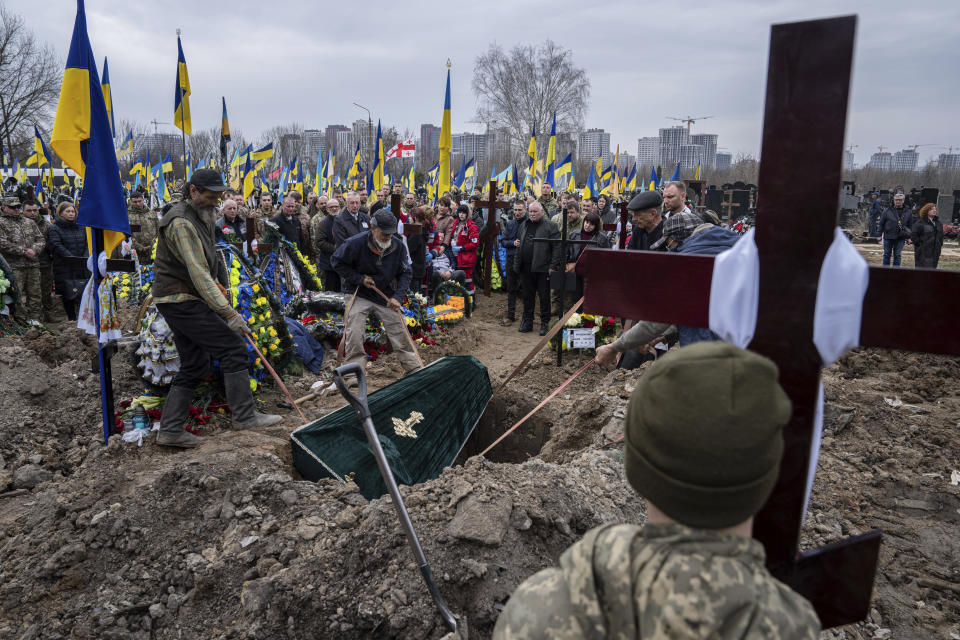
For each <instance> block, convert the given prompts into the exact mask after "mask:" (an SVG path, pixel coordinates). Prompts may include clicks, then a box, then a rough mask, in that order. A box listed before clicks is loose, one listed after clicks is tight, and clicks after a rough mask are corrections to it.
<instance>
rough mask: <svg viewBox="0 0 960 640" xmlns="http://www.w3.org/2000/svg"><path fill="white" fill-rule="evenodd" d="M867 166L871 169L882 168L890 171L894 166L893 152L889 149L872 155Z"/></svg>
mask: <svg viewBox="0 0 960 640" xmlns="http://www.w3.org/2000/svg"><path fill="white" fill-rule="evenodd" d="M867 166H868V167H869V168H871V169H880V170H881V171H889V170H890V169H891V167H893V154H892V153H890V152H889V151H880V152H878V153H874V154H873V155H871V156H870V162H869V163H867Z"/></svg>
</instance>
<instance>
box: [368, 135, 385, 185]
mask: <svg viewBox="0 0 960 640" xmlns="http://www.w3.org/2000/svg"><path fill="white" fill-rule="evenodd" d="M376 149H377V157H376V159H375V160H374V161H373V189H372V191H379V190H380V188H381V187H383V185H384V184H386V183H385V181H384V176H383V165H384V162H385V160H384V157H383V136H382V134H381V129H380V120H379V118H378V119H377V146H376ZM370 197H371V198H373V199H374V201H376V195H375V194H374V193H370Z"/></svg>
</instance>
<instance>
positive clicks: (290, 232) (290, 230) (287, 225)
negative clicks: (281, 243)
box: [270, 213, 307, 252]
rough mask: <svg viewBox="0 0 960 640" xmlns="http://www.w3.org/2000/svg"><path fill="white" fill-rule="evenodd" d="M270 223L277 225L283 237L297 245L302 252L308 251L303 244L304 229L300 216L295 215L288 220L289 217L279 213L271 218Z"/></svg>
mask: <svg viewBox="0 0 960 640" xmlns="http://www.w3.org/2000/svg"><path fill="white" fill-rule="evenodd" d="M270 222H272V223H274V224H275V225H277V228H278V229H280V233H281V234H283V237H284V238H286V239H287V240H289V241H290V242H292V243H293V244H295V245H297V248H298V249H300V251H301V252H305V251H306V250H307V247H306V246H305V245H304V244H303V228H302V227H301V226H300V216H299V215H297V214H293V215H292V216H290V219H289V220H287V217H286V216H285V215H283V213H278V214H277V215H275V216H273V217H272V218H270Z"/></svg>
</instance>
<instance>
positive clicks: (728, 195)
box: [720, 189, 740, 220]
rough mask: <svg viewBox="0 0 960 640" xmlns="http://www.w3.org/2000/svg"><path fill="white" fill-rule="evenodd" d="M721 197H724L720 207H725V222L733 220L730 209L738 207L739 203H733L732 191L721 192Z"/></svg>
mask: <svg viewBox="0 0 960 640" xmlns="http://www.w3.org/2000/svg"><path fill="white" fill-rule="evenodd" d="M723 197H724V200H723V202H722V203H721V205H720V206H722V207H725V208H726V209H727V210H726V212H725V213H726V215H727V220H733V211H732V209H733V207H739V206H740V203H739V202H734V201H733V191H732V190H730V189H727V190H726V191H724V192H723Z"/></svg>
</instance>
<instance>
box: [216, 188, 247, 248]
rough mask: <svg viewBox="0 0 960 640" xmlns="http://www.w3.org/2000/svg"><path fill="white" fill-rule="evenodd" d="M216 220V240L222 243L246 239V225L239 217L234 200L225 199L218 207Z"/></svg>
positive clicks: (238, 210) (237, 207) (237, 206)
mask: <svg viewBox="0 0 960 640" xmlns="http://www.w3.org/2000/svg"><path fill="white" fill-rule="evenodd" d="M220 214H221V215H220V217H219V218H217V223H216V230H217V240H218V241H220V240H223V241H224V242H243V241H244V240H245V239H246V237H247V225H246V224H245V223H244V220H243V217H241V216H240V207H239V205H238V204H237V201H236V200H233V199H230V198H228V199H226V200H224V201H223V205H222V206H221V207H220Z"/></svg>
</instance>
